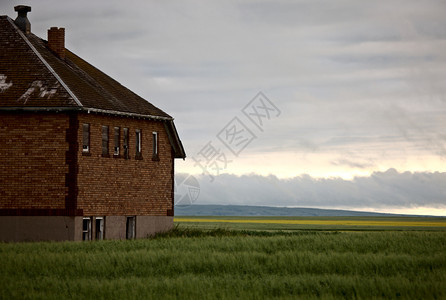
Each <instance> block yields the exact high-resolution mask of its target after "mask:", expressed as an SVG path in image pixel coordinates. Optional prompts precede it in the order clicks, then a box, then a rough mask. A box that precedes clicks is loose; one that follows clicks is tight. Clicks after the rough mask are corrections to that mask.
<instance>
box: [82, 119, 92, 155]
mask: <svg viewBox="0 0 446 300" xmlns="http://www.w3.org/2000/svg"><path fill="white" fill-rule="evenodd" d="M89 153H90V124H89V123H84V124H82V154H84V155H85V154H89Z"/></svg>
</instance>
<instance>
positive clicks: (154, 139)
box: [152, 131, 159, 161]
mask: <svg viewBox="0 0 446 300" xmlns="http://www.w3.org/2000/svg"><path fill="white" fill-rule="evenodd" d="M158 144H159V142H158V132H157V131H152V160H154V161H159V156H158Z"/></svg>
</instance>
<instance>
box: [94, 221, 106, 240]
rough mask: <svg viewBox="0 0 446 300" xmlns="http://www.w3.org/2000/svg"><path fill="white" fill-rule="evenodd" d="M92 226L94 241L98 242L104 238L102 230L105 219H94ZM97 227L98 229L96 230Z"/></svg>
mask: <svg viewBox="0 0 446 300" xmlns="http://www.w3.org/2000/svg"><path fill="white" fill-rule="evenodd" d="M98 221H99V222H98ZM98 223H99V224H98ZM94 224H95V233H94V239H95V240H99V241H100V240H103V239H104V238H105V234H104V232H105V230H104V229H105V217H96V218H95V223H94ZM98 225H99V226H98ZM98 227H99V229H98Z"/></svg>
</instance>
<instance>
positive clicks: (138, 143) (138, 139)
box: [135, 129, 142, 159]
mask: <svg viewBox="0 0 446 300" xmlns="http://www.w3.org/2000/svg"><path fill="white" fill-rule="evenodd" d="M135 159H142V130H141V129H135Z"/></svg>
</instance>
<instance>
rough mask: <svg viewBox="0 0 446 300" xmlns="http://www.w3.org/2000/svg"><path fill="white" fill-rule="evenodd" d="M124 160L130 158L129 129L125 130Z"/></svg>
mask: <svg viewBox="0 0 446 300" xmlns="http://www.w3.org/2000/svg"><path fill="white" fill-rule="evenodd" d="M123 147H124V158H126V159H128V158H129V129H128V128H124V145H123Z"/></svg>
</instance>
